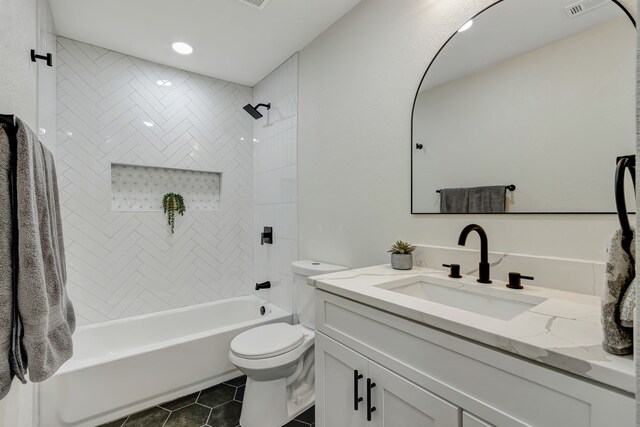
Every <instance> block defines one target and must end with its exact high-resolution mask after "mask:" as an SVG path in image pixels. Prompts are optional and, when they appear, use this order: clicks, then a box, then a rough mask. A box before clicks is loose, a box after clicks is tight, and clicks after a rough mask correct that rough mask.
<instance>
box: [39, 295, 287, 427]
mask: <svg viewBox="0 0 640 427" xmlns="http://www.w3.org/2000/svg"><path fill="white" fill-rule="evenodd" d="M262 306H264V307H265V309H266V312H265V314H264V315H261V314H260V307H262ZM283 321H284V322H291V314H290V313H287V312H285V311H284V310H282V309H280V308H278V307H276V306H274V305H272V304H268V303H265V302H264V301H261V300H259V299H258V298H256V297H255V296H246V297H239V298H232V299H228V300H224V301H218V302H213V303H206V304H200V305H197V306H191V307H186V308H180V309H175V310H169V311H164V312H160V313H154V314H148V315H142V316H136V317H130V318H127V319H120V320H114V321H109V322H104V323H100V324H95V325H90V326H83V327H80V328H78V330H77V331H76V333H75V334H74V336H73V342H74V356H73V358H72V359H71V360H69V361H68V362H67V363H65V364H64V365H63V366H62V368H61V369H60V370H59V371H58V372H57V373H56V374H55V375H54V376H53V377H51V378H50V379H49V380H47V381H45V382H43V383H41V384H39V385H38V389H37V401H38V405H37V406H38V407H39V409H40V410H39V417H37V418H39V425H40V426H41V427H67V426H73V427H85V426H87V427H89V426H96V425H98V424H101V423H105V422H108V421H112V420H115V419H118V418H120V417H122V416H125V415H128V414H130V413H132V412H135V411H138V410H141V409H145V408H147V407H149V406H153V405H156V404H158V403H161V402H164V401H167V400H170V399H174V398H177V397H180V396H182V395H185V394H189V393H192V392H195V391H198V390H201V389H203V388H206V387H209V386H212V385H214V384H217V383H220V382H222V381H225V380H228V379H230V378H233V377H234V376H238V375H241V373H240V372H239V371H238V370H237V369H236V368H235V366H233V365H232V364H231V363H230V362H229V357H228V354H229V344H230V342H231V340H232V339H233V338H234V337H235V336H236V335H238V334H239V333H240V332H242V331H245V330H247V329H249V328H252V327H254V326H256V325H261V324H266V323H273V322H283Z"/></svg>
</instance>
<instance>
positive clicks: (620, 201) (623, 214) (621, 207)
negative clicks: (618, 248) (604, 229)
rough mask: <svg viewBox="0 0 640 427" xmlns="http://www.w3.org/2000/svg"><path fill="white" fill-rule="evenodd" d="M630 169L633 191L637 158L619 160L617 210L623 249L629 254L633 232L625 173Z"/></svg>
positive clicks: (619, 158)
mask: <svg viewBox="0 0 640 427" xmlns="http://www.w3.org/2000/svg"><path fill="white" fill-rule="evenodd" d="M627 169H629V173H630V174H631V179H632V182H633V189H634V190H635V188H636V156H635V155H632V156H621V157H618V158H617V165H616V177H615V193H616V209H617V211H618V220H619V221H620V228H621V230H622V243H623V248H624V249H625V250H626V251H627V252H629V249H630V246H631V240H632V239H633V230H632V229H631V224H630V223H629V216H628V215H627V213H628V212H627V204H626V201H625V199H624V179H625V171H626V170H627Z"/></svg>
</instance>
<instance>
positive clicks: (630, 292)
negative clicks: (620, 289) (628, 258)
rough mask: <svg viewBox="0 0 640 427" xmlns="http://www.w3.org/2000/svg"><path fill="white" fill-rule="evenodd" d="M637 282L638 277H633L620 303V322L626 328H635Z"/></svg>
mask: <svg viewBox="0 0 640 427" xmlns="http://www.w3.org/2000/svg"><path fill="white" fill-rule="evenodd" d="M636 284H637V277H634V278H633V281H632V282H631V284H630V285H629V286H628V287H627V291H626V292H625V293H624V296H623V297H622V304H620V324H621V325H622V326H624V327H625V328H633V318H634V316H635V312H636Z"/></svg>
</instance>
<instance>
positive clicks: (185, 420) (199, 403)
mask: <svg viewBox="0 0 640 427" xmlns="http://www.w3.org/2000/svg"><path fill="white" fill-rule="evenodd" d="M246 381H247V378H246V377H244V376H243V377H238V378H234V379H232V380H229V381H226V382H224V383H222V384H218V385H216V386H213V387H210V388H208V389H205V390H202V391H199V392H197V393H193V394H190V395H188V396H184V397H180V398H178V399H175V400H172V401H170V402H166V403H162V404H160V405H158V406H154V407H153V408H149V409H146V410H144V411H141V412H137V413H135V414H132V415H129V416H128V417H125V418H122V419H119V420H117V421H113V422H110V423H108V424H103V425H102V426H100V427H202V426H210V427H237V426H240V411H241V410H242V400H243V397H244V387H245V382H246ZM314 424H315V410H314V408H313V407H311V408H309V409H308V410H306V411H305V412H304V413H302V414H300V415H299V416H298V417H296V419H295V420H292V421H291V422H289V423H287V425H286V426H285V427H314Z"/></svg>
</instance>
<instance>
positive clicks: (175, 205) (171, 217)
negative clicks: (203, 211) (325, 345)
mask: <svg viewBox="0 0 640 427" xmlns="http://www.w3.org/2000/svg"><path fill="white" fill-rule="evenodd" d="M162 208H163V209H164V213H166V214H167V220H168V223H169V225H170V226H171V234H173V228H174V227H175V225H176V212H178V213H179V214H180V215H184V210H185V207H184V199H183V198H182V195H181V194H178V193H167V194H165V195H164V197H163V198H162Z"/></svg>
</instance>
